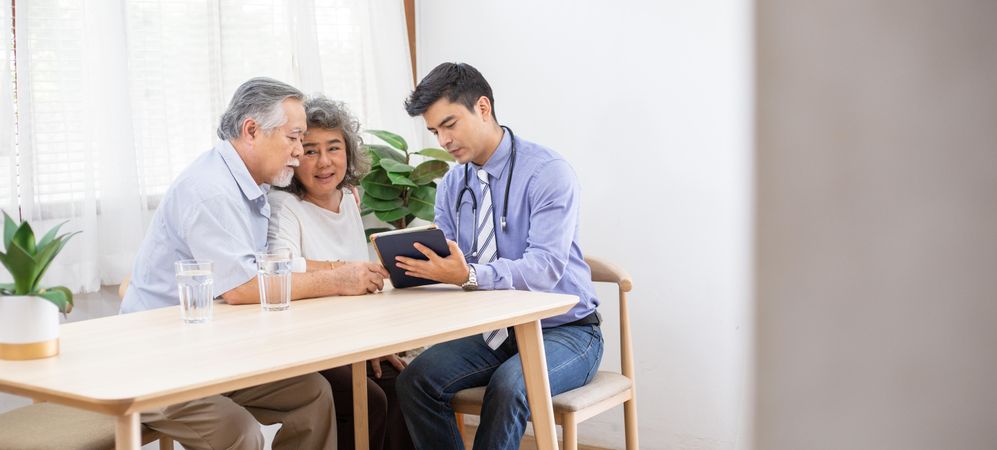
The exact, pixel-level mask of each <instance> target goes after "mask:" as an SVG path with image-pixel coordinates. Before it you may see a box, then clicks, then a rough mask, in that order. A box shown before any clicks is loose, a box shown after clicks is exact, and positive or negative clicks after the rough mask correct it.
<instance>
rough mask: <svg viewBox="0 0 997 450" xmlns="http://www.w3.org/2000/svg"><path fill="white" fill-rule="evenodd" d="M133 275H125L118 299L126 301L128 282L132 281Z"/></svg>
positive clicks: (119, 288) (119, 287)
mask: <svg viewBox="0 0 997 450" xmlns="http://www.w3.org/2000/svg"><path fill="white" fill-rule="evenodd" d="M131 279H132V276H131V275H125V279H124V280H121V284H120V285H119V286H118V298H120V299H122V300H124V299H125V292H128V282H129V281H131Z"/></svg>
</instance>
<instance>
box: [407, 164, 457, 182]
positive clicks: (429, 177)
mask: <svg viewBox="0 0 997 450" xmlns="http://www.w3.org/2000/svg"><path fill="white" fill-rule="evenodd" d="M448 170H450V166H449V165H448V164H447V163H445V162H443V161H426V162H424V163H422V164H419V165H418V166H417V167H416V168H415V170H413V171H412V173H411V174H409V178H411V179H412V181H413V182H414V183H415V184H419V185H422V184H427V183H431V182H432V181H433V180H435V179H437V178H439V177H442V176H443V174H445V173H447V171H448Z"/></svg>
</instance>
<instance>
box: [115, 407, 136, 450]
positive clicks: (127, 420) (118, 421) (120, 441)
mask: <svg viewBox="0 0 997 450" xmlns="http://www.w3.org/2000/svg"><path fill="white" fill-rule="evenodd" d="M138 418H139V413H132V414H126V415H123V416H118V417H115V423H114V448H115V450H139V449H140V448H142V429H141V427H140V425H139V420H138Z"/></svg>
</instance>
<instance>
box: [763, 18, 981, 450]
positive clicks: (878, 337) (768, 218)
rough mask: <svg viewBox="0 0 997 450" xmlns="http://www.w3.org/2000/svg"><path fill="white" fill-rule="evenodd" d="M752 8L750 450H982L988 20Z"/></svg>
mask: <svg viewBox="0 0 997 450" xmlns="http://www.w3.org/2000/svg"><path fill="white" fill-rule="evenodd" d="M758 4H759V7H758V18H759V22H758V25H757V27H758V30H759V33H758V56H759V64H758V68H759V71H758V80H759V91H758V97H757V98H758V113H757V116H758V153H757V160H756V164H757V167H758V172H757V180H758V189H757V190H758V222H757V229H758V241H757V247H756V248H757V256H758V259H757V262H758V278H757V280H758V281H757V286H758V289H757V295H758V310H757V317H758V325H757V330H758V331H759V334H758V344H757V346H758V359H757V367H758V371H757V382H758V384H757V405H758V406H757V426H756V436H757V441H756V448H758V449H759V450H763V449H764V450H797V449H810V450H824V449H827V450H837V449H855V450H866V449H868V450H936V449H958V450H993V449H995V448H997V426H995V425H997V388H995V382H997V347H995V344H997V326H995V319H997V58H995V56H997V27H995V24H997V2H993V1H973V0H950V1H945V2H939V1H932V0H908V1H892V0H811V1H808V2H798V1H794V0H762V1H760V2H758Z"/></svg>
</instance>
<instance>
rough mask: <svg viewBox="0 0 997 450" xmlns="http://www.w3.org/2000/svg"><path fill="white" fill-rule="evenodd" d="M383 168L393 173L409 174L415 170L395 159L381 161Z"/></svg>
mask: <svg viewBox="0 0 997 450" xmlns="http://www.w3.org/2000/svg"><path fill="white" fill-rule="evenodd" d="M381 167H382V168H383V169H384V170H387V171H388V172H393V173H409V172H411V171H413V170H415V167H412V166H410V165H408V164H405V163H400V162H398V161H395V160H393V159H385V160H382V161H381Z"/></svg>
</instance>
